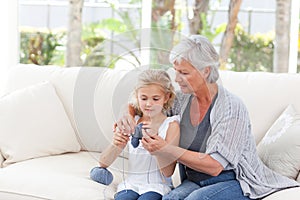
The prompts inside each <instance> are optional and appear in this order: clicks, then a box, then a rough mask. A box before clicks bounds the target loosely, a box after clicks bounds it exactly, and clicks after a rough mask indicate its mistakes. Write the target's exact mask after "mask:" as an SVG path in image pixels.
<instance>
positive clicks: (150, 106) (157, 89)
mask: <svg viewBox="0 0 300 200" xmlns="http://www.w3.org/2000/svg"><path fill="white" fill-rule="evenodd" d="M137 98H138V104H139V107H140V110H141V111H142V112H143V114H144V115H146V116H149V117H153V116H155V115H157V114H159V113H161V111H162V109H163V106H164V104H165V103H166V102H167V101H168V99H167V96H166V94H165V93H164V91H163V89H162V88H161V86H158V85H147V86H145V87H142V88H139V89H138V91H137Z"/></svg>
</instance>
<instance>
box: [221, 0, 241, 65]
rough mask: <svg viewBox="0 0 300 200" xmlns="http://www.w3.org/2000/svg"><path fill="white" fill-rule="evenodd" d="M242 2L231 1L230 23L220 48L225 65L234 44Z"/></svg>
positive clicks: (237, 0) (222, 61)
mask: <svg viewBox="0 0 300 200" xmlns="http://www.w3.org/2000/svg"><path fill="white" fill-rule="evenodd" d="M241 3H242V0H230V3H229V10H228V23H227V26H226V30H225V33H224V35H223V38H222V43H221V48H220V62H221V64H225V63H226V62H227V59H228V56H229V53H230V49H231V46H232V42H233V39H234V29H235V27H236V24H237V22H238V13H239V10H240V6H241Z"/></svg>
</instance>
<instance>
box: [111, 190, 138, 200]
mask: <svg viewBox="0 0 300 200" xmlns="http://www.w3.org/2000/svg"><path fill="white" fill-rule="evenodd" d="M138 198H139V194H138V193H136V192H134V191H132V190H122V191H120V192H118V193H116V194H115V197H114V199H115V200H136V199H138Z"/></svg>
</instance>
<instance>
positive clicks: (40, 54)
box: [20, 23, 104, 66]
mask: <svg viewBox="0 0 300 200" xmlns="http://www.w3.org/2000/svg"><path fill="white" fill-rule="evenodd" d="M103 35H104V34H103V31H102V30H101V29H99V28H98V27H97V25H95V24H93V23H91V24H88V25H84V26H83V30H82V44H83V45H82V46H83V47H82V53H81V57H82V59H83V60H84V61H85V60H86V58H87V57H88V55H90V54H91V52H92V51H93V49H94V48H95V47H96V46H97V45H98V44H99V43H101V42H102V41H103V40H104V36H103ZM66 38H67V34H66V30H48V29H36V28H21V31H20V63H24V64H37V65H58V66H64V65H65V51H66V41H67V39H66ZM101 60H102V59H101V58H99V57H97V59H95V60H94V62H93V63H87V66H95V65H96V66H101V65H102V63H101Z"/></svg>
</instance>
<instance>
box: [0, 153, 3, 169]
mask: <svg viewBox="0 0 300 200" xmlns="http://www.w3.org/2000/svg"><path fill="white" fill-rule="evenodd" d="M3 162H4V158H3V156H2V154H1V152H0V167H2V163H3Z"/></svg>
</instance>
